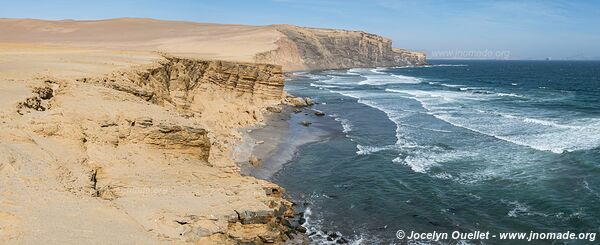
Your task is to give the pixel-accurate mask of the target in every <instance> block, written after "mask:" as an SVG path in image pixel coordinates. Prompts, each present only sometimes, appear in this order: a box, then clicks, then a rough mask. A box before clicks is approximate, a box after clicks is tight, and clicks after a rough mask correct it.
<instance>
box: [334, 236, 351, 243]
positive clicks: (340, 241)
mask: <svg viewBox="0 0 600 245" xmlns="http://www.w3.org/2000/svg"><path fill="white" fill-rule="evenodd" d="M335 243H337V244H348V243H350V241H348V240H347V239H346V238H343V237H340V239H338V240H337V241H335Z"/></svg>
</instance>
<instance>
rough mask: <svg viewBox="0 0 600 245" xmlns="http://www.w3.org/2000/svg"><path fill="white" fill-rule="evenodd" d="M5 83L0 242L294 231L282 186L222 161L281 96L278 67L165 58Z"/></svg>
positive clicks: (213, 240)
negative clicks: (94, 72)
mask: <svg viewBox="0 0 600 245" xmlns="http://www.w3.org/2000/svg"><path fill="white" fill-rule="evenodd" d="M1 86H2V89H3V90H4V91H11V93H9V94H6V96H5V97H3V100H2V101H0V102H2V103H0V106H2V112H1V113H0V118H1V119H2V120H1V123H2V127H0V136H1V137H0V243H19V244H35V243H39V242H42V241H43V242H44V243H46V244H70V243H78V242H82V241H85V242H89V243H96V244H109V243H115V244H120V243H123V242H125V241H127V242H128V243H130V242H133V243H144V244H159V243H169V244H173V243H190V242H191V243H198V244H241V243H242V244H244V243H249V244H263V243H275V244H281V243H284V242H286V241H288V242H289V241H290V240H291V239H294V237H296V238H298V237H299V234H300V233H299V232H298V231H297V230H296V228H295V227H290V226H289V225H286V224H288V223H290V222H287V221H286V220H288V219H291V218H293V216H294V211H293V209H292V203H290V202H289V201H287V200H285V199H284V198H283V197H282V194H283V193H284V192H285V190H283V189H282V188H281V187H279V186H277V185H274V184H272V183H269V182H267V181H263V180H258V179H255V178H253V177H244V176H241V175H240V174H239V171H238V168H237V166H236V165H235V164H234V163H233V162H232V161H231V159H230V158H229V155H230V150H231V149H232V146H233V145H235V144H236V142H237V140H236V139H238V138H239V135H237V129H239V128H240V127H243V126H247V125H250V124H255V123H257V122H259V121H260V120H262V113H263V112H265V111H266V108H267V107H272V106H277V105H278V104H280V103H281V101H282V98H283V91H282V87H283V77H282V75H281V67H279V66H275V65H261V64H246V63H234V62H221V61H203V60H195V59H184V58H176V57H167V58H164V59H163V60H161V61H160V62H157V63H156V64H152V65H147V66H141V67H138V68H135V69H132V70H127V71H118V72H115V73H113V74H110V75H106V76H102V77H87V78H80V79H76V80H75V79H74V80H61V79H52V78H46V79H42V80H30V81H13V82H9V81H3V83H1ZM219 98H220V99H219ZM224 101H228V103H225V102H224Z"/></svg>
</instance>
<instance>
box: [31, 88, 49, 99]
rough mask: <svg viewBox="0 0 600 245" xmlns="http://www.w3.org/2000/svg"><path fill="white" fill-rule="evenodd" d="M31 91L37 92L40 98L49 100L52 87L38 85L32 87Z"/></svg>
mask: <svg viewBox="0 0 600 245" xmlns="http://www.w3.org/2000/svg"><path fill="white" fill-rule="evenodd" d="M33 93H34V94H37V95H38V97H40V99H43V100H49V99H51V98H52V96H53V91H52V88H50V87H38V88H34V89H33Z"/></svg>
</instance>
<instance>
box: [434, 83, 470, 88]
mask: <svg viewBox="0 0 600 245" xmlns="http://www.w3.org/2000/svg"><path fill="white" fill-rule="evenodd" d="M440 85H442V86H444V87H449V88H460V87H464V86H465V85H461V84H447V83H441V84H440Z"/></svg>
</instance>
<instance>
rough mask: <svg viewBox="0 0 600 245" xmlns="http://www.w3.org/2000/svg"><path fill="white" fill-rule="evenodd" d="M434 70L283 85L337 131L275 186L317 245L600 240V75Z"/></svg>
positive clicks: (340, 75)
mask: <svg viewBox="0 0 600 245" xmlns="http://www.w3.org/2000/svg"><path fill="white" fill-rule="evenodd" d="M430 63H431V65H427V66H422V67H397V68H370V69H348V70H327V71H318V72H299V73H296V75H297V77H295V78H293V79H290V80H289V81H287V85H286V90H287V91H288V92H289V93H291V94H294V95H297V96H308V97H311V98H313V99H314V100H315V101H316V102H317V104H316V105H315V106H314V108H315V109H317V110H321V111H323V112H325V113H326V114H327V116H328V117H329V118H330V119H333V120H334V121H333V120H332V121H333V122H335V123H336V126H335V127H334V128H335V132H331V134H330V136H329V137H326V138H324V139H323V140H321V141H319V142H315V143H311V144H306V145H303V146H301V147H300V148H299V149H298V151H297V152H296V155H295V156H294V158H293V160H291V161H290V162H288V163H286V164H285V165H284V166H283V168H282V169H281V170H279V171H278V172H277V173H276V174H275V175H273V176H272V177H271V179H272V180H273V181H274V182H275V183H278V184H279V185H281V186H283V187H284V188H286V189H287V190H288V192H289V194H290V195H291V196H292V197H293V199H294V200H296V202H297V203H298V206H299V208H300V209H303V210H304V216H305V217H306V219H307V222H306V223H305V226H306V227H307V228H308V233H309V235H310V237H311V239H312V240H313V241H314V243H316V244H327V243H330V244H333V243H335V242H337V241H338V240H339V238H338V236H339V237H343V238H344V240H347V241H349V242H351V243H354V244H457V243H459V244H519V243H520V242H524V241H506V240H504V241H503V240H499V239H498V238H496V239H490V240H469V239H448V240H440V241H432V240H431V239H429V240H428V239H419V240H409V239H398V238H397V237H396V233H397V231H398V230H403V231H405V232H407V233H409V232H411V231H414V232H434V231H436V232H453V231H460V232H472V231H482V232H486V231H490V232H491V233H492V234H495V233H501V232H527V233H529V232H531V231H533V232H566V231H570V232H600V62H596V61H430ZM323 120H325V119H323ZM334 233H335V235H332V234H334ZM328 234H329V235H328ZM598 240H600V238H597V240H596V241H595V242H596V243H598ZM340 242H341V241H340ZM590 243H594V242H590V241H589V240H538V241H534V242H533V243H528V244H590Z"/></svg>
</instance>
